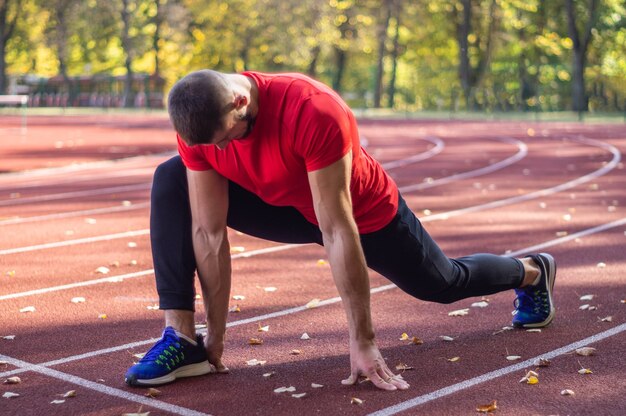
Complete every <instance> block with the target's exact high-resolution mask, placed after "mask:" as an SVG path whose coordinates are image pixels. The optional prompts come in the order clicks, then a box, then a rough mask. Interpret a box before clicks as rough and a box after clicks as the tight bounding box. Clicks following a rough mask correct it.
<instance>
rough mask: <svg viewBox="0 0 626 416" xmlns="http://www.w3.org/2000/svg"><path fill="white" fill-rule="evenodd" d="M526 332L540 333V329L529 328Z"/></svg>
mask: <svg viewBox="0 0 626 416" xmlns="http://www.w3.org/2000/svg"><path fill="white" fill-rule="evenodd" d="M526 332H541V328H530V329H527V330H526Z"/></svg>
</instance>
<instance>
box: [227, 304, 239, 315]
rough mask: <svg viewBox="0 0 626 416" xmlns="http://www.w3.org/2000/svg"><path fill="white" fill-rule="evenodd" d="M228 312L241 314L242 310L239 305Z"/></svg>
mask: <svg viewBox="0 0 626 416" xmlns="http://www.w3.org/2000/svg"><path fill="white" fill-rule="evenodd" d="M228 312H235V313H237V312H241V308H240V307H239V305H233V306H231V307H230V308H228Z"/></svg>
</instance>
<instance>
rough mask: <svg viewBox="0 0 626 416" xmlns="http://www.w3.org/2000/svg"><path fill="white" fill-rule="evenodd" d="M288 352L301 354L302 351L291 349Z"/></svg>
mask: <svg viewBox="0 0 626 416" xmlns="http://www.w3.org/2000/svg"><path fill="white" fill-rule="evenodd" d="M289 354H291V355H300V354H302V351H301V350H291V352H290V353H289Z"/></svg>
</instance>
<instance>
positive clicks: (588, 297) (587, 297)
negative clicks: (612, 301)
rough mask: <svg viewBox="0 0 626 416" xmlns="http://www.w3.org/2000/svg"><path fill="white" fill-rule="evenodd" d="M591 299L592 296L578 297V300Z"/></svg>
mask: <svg viewBox="0 0 626 416" xmlns="http://www.w3.org/2000/svg"><path fill="white" fill-rule="evenodd" d="M591 299H593V295H583V296H581V297H580V300H591Z"/></svg>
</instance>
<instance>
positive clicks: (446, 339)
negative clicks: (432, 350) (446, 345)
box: [439, 335, 454, 342]
mask: <svg viewBox="0 0 626 416" xmlns="http://www.w3.org/2000/svg"><path fill="white" fill-rule="evenodd" d="M439 338H441V339H442V340H444V341H448V342H452V341H454V338H452V337H449V336H447V335H440V336H439Z"/></svg>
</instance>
